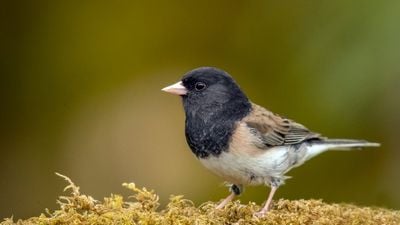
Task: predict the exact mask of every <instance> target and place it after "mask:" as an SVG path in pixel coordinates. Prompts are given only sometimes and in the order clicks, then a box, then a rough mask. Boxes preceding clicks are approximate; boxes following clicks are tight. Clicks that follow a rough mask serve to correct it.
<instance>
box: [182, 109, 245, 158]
mask: <svg viewBox="0 0 400 225" xmlns="http://www.w3.org/2000/svg"><path fill="white" fill-rule="evenodd" d="M190 105H191V104H190ZM250 110H251V104H250V102H248V101H240V102H236V101H232V102H227V103H225V104H223V105H219V104H214V105H213V104H210V105H193V106H192V107H190V108H187V107H185V112H186V122H185V133H186V140H187V142H188V144H189V146H190V148H191V150H192V152H193V153H194V154H195V155H196V156H197V157H199V158H206V157H208V156H209V155H213V156H218V155H219V154H221V152H223V151H225V150H227V148H228V146H229V141H230V137H231V135H232V133H233V130H234V128H235V126H236V122H237V121H239V120H240V119H242V118H243V117H245V116H246V115H247V114H248V113H249V112H250Z"/></svg>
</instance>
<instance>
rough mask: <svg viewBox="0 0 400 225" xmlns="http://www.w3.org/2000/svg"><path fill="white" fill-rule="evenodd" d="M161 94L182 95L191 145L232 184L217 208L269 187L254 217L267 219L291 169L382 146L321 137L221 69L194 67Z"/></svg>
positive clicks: (197, 155)
mask: <svg viewBox="0 0 400 225" xmlns="http://www.w3.org/2000/svg"><path fill="white" fill-rule="evenodd" d="M161 90H162V91H165V92H168V93H171V94H175V95H178V96H180V97H181V99H182V103H183V108H184V112H185V116H186V119H185V136H186V141H187V144H188V145H189V147H190V149H191V151H192V152H193V153H194V155H195V156H196V157H197V159H198V160H199V161H200V163H201V164H203V165H204V166H205V167H206V168H207V169H209V170H210V171H212V172H213V173H215V174H216V175H217V176H220V177H221V178H223V179H224V180H225V181H226V182H228V183H229V184H230V185H229V190H230V192H231V193H230V194H229V196H228V197H226V198H225V199H223V200H222V201H221V202H220V203H219V204H218V205H217V207H216V209H222V208H224V207H225V206H226V205H227V204H228V203H229V202H230V201H232V200H233V199H234V198H235V197H236V196H239V195H240V194H241V193H242V192H243V188H244V186H255V185H265V186H269V187H270V192H269V195H268V197H267V199H266V201H265V204H264V206H263V207H262V209H261V210H260V211H258V212H255V213H254V215H255V216H257V217H263V216H264V215H265V214H266V213H267V212H268V211H269V210H270V208H271V203H272V200H273V196H274V194H275V192H276V190H277V189H278V188H279V187H280V186H281V185H283V184H284V183H285V180H286V179H287V178H289V177H288V176H285V174H286V173H287V172H288V171H290V170H291V169H293V168H295V167H298V166H300V165H302V164H303V163H305V162H306V161H307V160H309V159H311V158H313V157H314V156H316V155H319V154H321V153H323V152H326V151H328V150H352V149H360V148H363V147H378V146H380V144H379V143H374V142H369V141H365V140H353V139H330V138H327V137H324V136H321V134H319V133H316V132H313V131H311V130H309V129H308V128H307V127H305V126H304V125H302V124H300V123H297V122H295V121H294V120H291V119H288V118H285V117H283V116H280V115H278V114H276V113H273V112H271V111H269V110H268V109H266V108H264V107H262V106H259V105H257V104H255V103H253V102H252V101H251V100H250V99H249V98H248V97H247V95H246V94H245V93H244V92H243V91H242V90H241V88H240V87H239V85H238V84H237V83H236V81H235V80H234V79H233V78H232V76H231V75H230V74H228V73H227V72H225V71H223V70H221V69H218V68H215V67H200V68H196V69H193V70H191V71H189V72H187V73H186V74H184V76H183V77H182V79H181V80H180V81H178V82H177V83H175V84H172V85H170V86H167V87H165V88H163V89H161Z"/></svg>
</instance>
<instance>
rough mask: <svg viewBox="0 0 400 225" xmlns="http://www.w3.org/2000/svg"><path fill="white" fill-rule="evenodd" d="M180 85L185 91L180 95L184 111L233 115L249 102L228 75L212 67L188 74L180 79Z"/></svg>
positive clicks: (195, 70) (198, 69)
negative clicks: (220, 112)
mask: <svg viewBox="0 0 400 225" xmlns="http://www.w3.org/2000/svg"><path fill="white" fill-rule="evenodd" d="M182 85H183V86H184V87H185V88H186V90H187V93H186V94H185V95H182V99H183V103H184V107H185V110H189V111H190V110H196V111H197V110H201V112H210V111H211V112H214V113H215V112H216V111H219V110H222V111H229V112H231V113H234V112H236V111H237V110H238V109H243V107H245V106H246V105H247V104H248V102H249V101H248V99H247V97H246V95H245V94H244V93H243V92H242V91H241V90H240V88H239V86H238V85H237V84H236V82H235V81H234V80H233V79H232V77H231V76H230V75H229V74H228V73H226V72H225V71H222V70H220V69H216V68H213V67H201V68H197V69H194V70H192V71H190V72H188V73H187V74H185V75H184V76H183V78H182ZM239 111H240V110H239ZM231 113H229V114H231ZM204 116H206V117H207V115H204Z"/></svg>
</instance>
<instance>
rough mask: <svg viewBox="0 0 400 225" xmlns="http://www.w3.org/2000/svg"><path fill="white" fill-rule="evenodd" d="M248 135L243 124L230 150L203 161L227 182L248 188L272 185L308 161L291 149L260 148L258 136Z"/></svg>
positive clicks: (239, 126) (201, 160) (233, 136)
mask: <svg viewBox="0 0 400 225" xmlns="http://www.w3.org/2000/svg"><path fill="white" fill-rule="evenodd" d="M248 132H250V130H249V129H248V128H247V126H246V125H245V124H239V125H238V127H237V129H236V131H235V133H234V134H233V135H232V140H231V143H230V145H229V149H228V151H224V152H222V153H221V154H220V155H219V156H213V155H210V156H209V157H207V158H204V159H200V162H201V163H202V164H203V165H204V166H205V167H206V168H207V169H209V170H211V171H212V172H214V173H215V174H217V175H218V176H221V177H223V178H224V179H225V180H227V181H229V182H232V183H235V184H244V185H260V184H267V185H268V184H269V181H270V180H271V177H275V178H284V177H283V175H284V173H286V172H287V171H288V170H289V169H290V168H292V167H293V166H297V165H298V164H299V163H303V162H304V160H301V161H303V162H301V161H300V160H299V158H298V157H297V156H296V157H295V156H294V155H293V154H291V152H293V151H290V148H291V147H290V146H279V147H273V148H269V149H260V148H258V147H257V145H256V144H255V143H256V142H257V141H258V140H256V139H254V140H253V139H251V138H252V137H254V138H256V137H255V136H254V135H249V133H248Z"/></svg>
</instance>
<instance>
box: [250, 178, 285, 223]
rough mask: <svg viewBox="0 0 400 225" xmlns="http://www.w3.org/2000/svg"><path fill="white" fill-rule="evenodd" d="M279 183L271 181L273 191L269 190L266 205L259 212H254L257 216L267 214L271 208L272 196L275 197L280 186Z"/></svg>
mask: <svg viewBox="0 0 400 225" xmlns="http://www.w3.org/2000/svg"><path fill="white" fill-rule="evenodd" d="M278 183H279V182H274V181H273V182H271V191H270V192H269V195H268V199H267V201H266V202H265V205H264V207H263V208H262V209H261V210H260V211H259V212H256V213H255V214H254V215H255V216H257V217H263V216H264V215H265V213H266V212H268V210H269V209H270V206H271V203H272V198H273V197H274V194H275V192H276V190H277V189H278V187H279V184H278Z"/></svg>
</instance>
